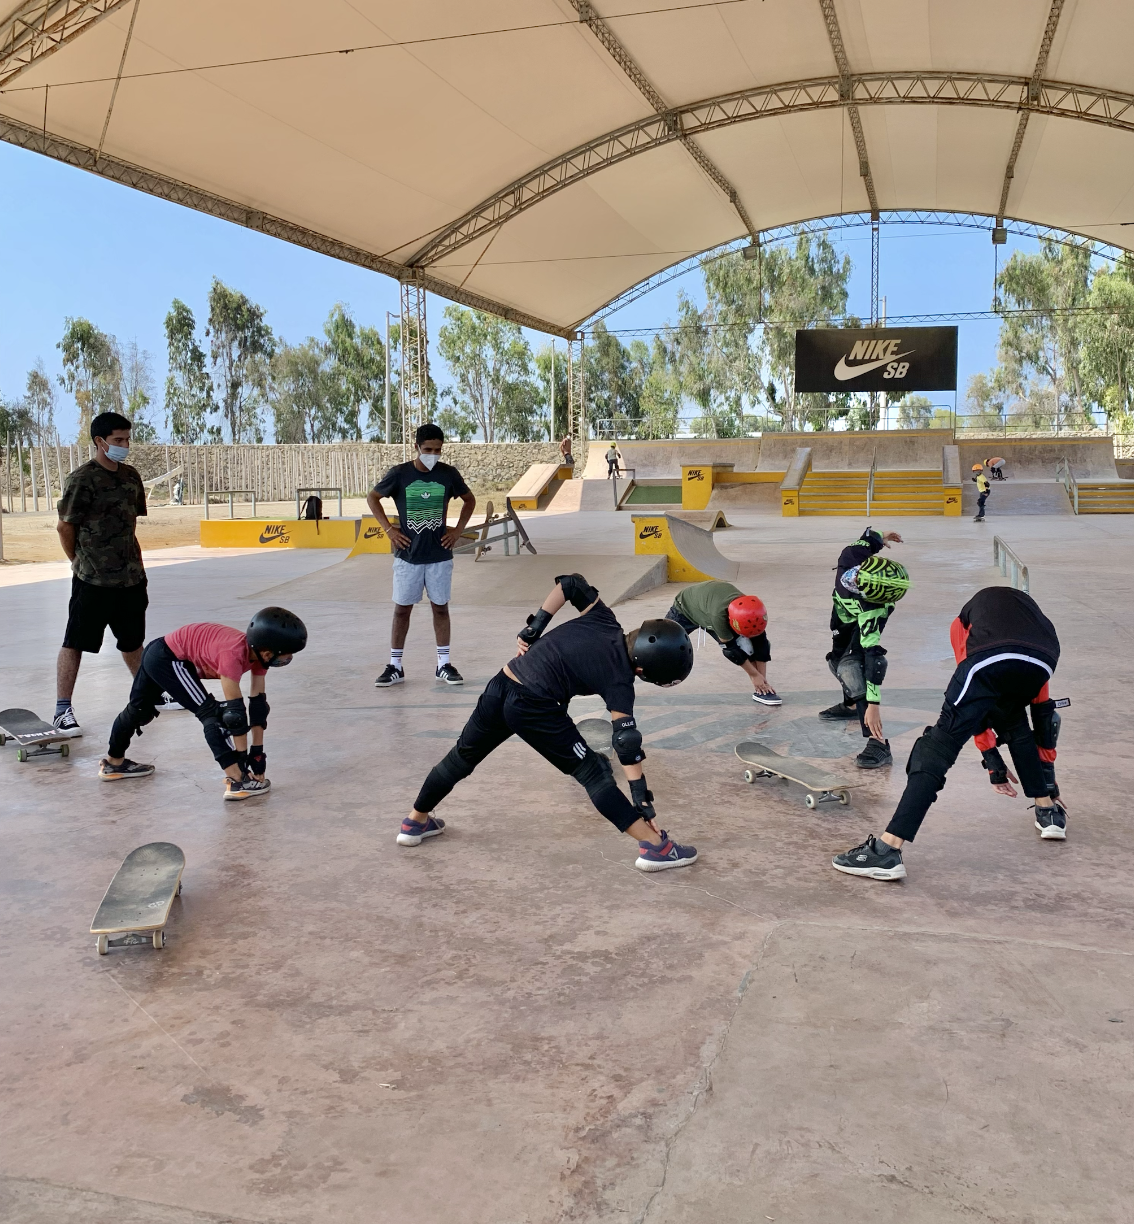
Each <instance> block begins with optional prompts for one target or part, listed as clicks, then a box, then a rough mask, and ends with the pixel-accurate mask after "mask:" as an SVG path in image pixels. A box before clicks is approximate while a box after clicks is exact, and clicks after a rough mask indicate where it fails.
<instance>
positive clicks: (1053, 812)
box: [1035, 799, 1067, 841]
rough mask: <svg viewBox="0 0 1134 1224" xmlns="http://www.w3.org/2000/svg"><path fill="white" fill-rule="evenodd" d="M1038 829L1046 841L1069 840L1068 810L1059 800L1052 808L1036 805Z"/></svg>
mask: <svg viewBox="0 0 1134 1224" xmlns="http://www.w3.org/2000/svg"><path fill="white" fill-rule="evenodd" d="M1035 812H1036V828H1037V829H1038V830H1039V835H1040V837H1042V838H1043V839H1044V841H1066V840H1067V809H1066V808H1065V807H1064V806H1063V804H1062V803H1060V802H1059V800H1058V799H1056V801H1055V802H1054V803H1053V804H1052V805H1051V807H1040V806H1039V804H1036V809H1035Z"/></svg>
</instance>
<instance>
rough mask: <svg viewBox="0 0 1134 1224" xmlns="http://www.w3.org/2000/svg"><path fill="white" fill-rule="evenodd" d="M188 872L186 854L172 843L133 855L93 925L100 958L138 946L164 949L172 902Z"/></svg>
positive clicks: (121, 869) (112, 883)
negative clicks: (146, 944)
mask: <svg viewBox="0 0 1134 1224" xmlns="http://www.w3.org/2000/svg"><path fill="white" fill-rule="evenodd" d="M184 870H185V855H184V854H182V852H181V848H180V847H179V846H175V845H174V844H173V843H172V842H150V843H149V844H148V845H145V846H139V847H138V848H137V850H131V851H130V853H129V854H128V855H127V856H126V857H125V858H124V859H123V860H122V866H121V867H119V868H118V870H117V871H116V872H115V873H114V879H113V880H111V881H110V887H109V888H108V889H107V890H106V896H105V897H103V899H102V904H101V905H100V906H99V907H98V913H96V914H95V916H94V919H93V920H92V922H91V934H92V935H97V936H98V940H97V947H98V951H99V955H100V956H105V955H106V954H107V952H108V951H109V950H110V949H111V948H127V947H130V946H132V945H134V944H144V943H150V942H152V943H153V945H154V947H155V948H161V947H164V946H165V935H164V934H163V931H162V928H163V927H164V926H165V924H166V923H167V922H168V921H169V910H170V906H172V905H173V898H174V897H176V896H178V895H179V894H180V892H181V873H182V872H183V871H184ZM112 936H120V938H112Z"/></svg>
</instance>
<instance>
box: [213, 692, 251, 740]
mask: <svg viewBox="0 0 1134 1224" xmlns="http://www.w3.org/2000/svg"><path fill="white" fill-rule="evenodd" d="M218 705H219V709H220V721H221V725H222V726H223V727H224V729H225V732H226V733H227V734H228V735H247V734H248V711H247V710H246V709H245V708H244V698H243V697H233V698H232V699H231V700H230V701H222V702H219V703H218Z"/></svg>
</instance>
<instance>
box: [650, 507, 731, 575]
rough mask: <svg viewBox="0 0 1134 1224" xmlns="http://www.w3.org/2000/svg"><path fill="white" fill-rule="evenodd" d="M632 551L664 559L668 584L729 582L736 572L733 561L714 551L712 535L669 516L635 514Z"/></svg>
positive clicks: (715, 547)
mask: <svg viewBox="0 0 1134 1224" xmlns="http://www.w3.org/2000/svg"><path fill="white" fill-rule="evenodd" d="M631 521H632V522H633V524H634V551H635V552H636V553H638V554H644V555H646V556H650V555H661V556H664V557H666V559H667V569H668V578H669V581H670V582H706V581H708V579H710V578H719V579H721V580H722V581H724V582H733V581H735V579H736V576H737V574H738V573H739V572H740V566H739V564H738V563H737V562H736V561H730V560H729V559H728V557H724V556H722V555H721V554H720V553H719V552H718V551H717V546H716V544H715V543H714V542H713V533H712V532H711V531H705V530H704V529H703V528H701V527H696V526H694V525H693V524H692V523H687V522H685V521H684V520H683V519H679V518H675V517H674V516H673V515H671V514H635V515H633V516H632V520H631Z"/></svg>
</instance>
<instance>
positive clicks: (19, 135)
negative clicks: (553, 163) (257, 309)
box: [0, 117, 574, 339]
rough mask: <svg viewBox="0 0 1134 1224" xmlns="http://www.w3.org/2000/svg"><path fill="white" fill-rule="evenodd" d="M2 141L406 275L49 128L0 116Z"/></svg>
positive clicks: (525, 319) (422, 279)
mask: <svg viewBox="0 0 1134 1224" xmlns="http://www.w3.org/2000/svg"><path fill="white" fill-rule="evenodd" d="M0 140H2V141H4V142H5V143H7V144H11V145H15V146H16V147H17V148H21V149H29V150H31V151H32V152H34V153H42V154H44V156H46V157H52V158H54V159H55V160H56V161H61V162H64V163H66V164H67V165H68V166H75V167H76V168H78V169H79V170H87V171H89V172H90V173H91V174H97V175H99V177H101V178H105V179H110V180H111V181H112V182H115V183H122V184H123V185H124V186H126V187H133V188H134V189H135V190H136V191H144V192H146V194H147V195H152V196H157V197H158V198H159V199H162V200H169V201H171V202H172V203H174V204H182V205H184V206H185V207H186V208H192V209H195V210H196V211H197V212H202V213H208V214H209V216H212V217H220V218H221V219H222V220H225V221H231V222H232V223H233V224H234V225H242V226H244V227H245V228H246V229H251V230H256V231H258V232H259V233H261V234H269V235H271V236H272V237H273V238H279V239H281V240H282V241H284V242H290V243H292V244H293V245H295V246H300V247H306V248H307V250H309V251H318V252H319V254H320V255H329V256H330V257H331V258H332V259H340V260H342V261H343V262H344V263H350V264H357V265H358V266H359V267H360V268H367V269H369V270H370V271H371V272H381V273H382V274H383V275H384V276H392V277H394V278H395V280H401V279H402V278H403V277H404V276H405V275H406V268H405V267H404V266H403V265H402V264H398V263H394V262H393V261H392V260H389V259H383V258H382V256H381V255H375V254H374V253H373V252H371V251H365V250H362V249H361V248H360V247H356V246H351V245H350V244H349V243H346V242H340V241H339V240H338V239H336V238H329V237H327V235H325V234H320V233H317V232H316V231H314V230H309V229H305V228H304V227H303V226H301V225H296V224H295V223H294V222H291V221H285V220H283V219H282V218H280V217H274V216H272V215H271V214H270V213H265V212H260V211H259V210H257V209H255V208H248V207H247V206H246V205H244V204H238V203H236V202H235V201H233V200H227V199H225V198H224V197H223V196H218V195H213V194H212V193H211V192H208V191H202V190H201V189H200V188H198V187H193V186H190V185H189V184H188V183H182V182H179V181H178V180H177V179H172V178H167V177H166V176H165V175H162V174H157V173H155V172H154V171H152V170H145V169H142V167H140V166H135V165H132V164H131V163H130V162H125V161H121V160H120V159H118V158H116V157H110V156H108V155H107V154H106V153H103V154H102V156H101V157H100V156H99V155H98V153H97V151H96V150H95V149H92V148H89V147H88V146H87V145H82V144H77V143H75V142H74V141H71V140H67V139H65V138H64V137H61V136H53V135H52V134H51V133H50V132H49V133H47V134H46V135H45V134H44V133H43V132H42V131H41V130H40V129H39V128H33V127H29V126H28V125H27V124H25V123H20V122H18V121H17V120H15V119H8V118H4V117H0ZM417 283H418V284H419V285H421V286H422V287H423V288H424V289H428V290H429V292H430V293H435V294H437V296H438V297H443V298H447V299H448V300H449V301H451V302H459V303H460V304H461V305H462V306H469V307H471V308H472V309H473V310H484V311H487V312H488V313H489V314H494V315H499V316H500V317H501V318H502V319H508V320H510V321H511V322H513V323H519V324H520V326H521V327H530V328H533V329H534V330H535V331H541V332H546V333H547V334H548V335H551V336H561V337H562V338H564V339H570V338H571V336H573V335H574V331H573V329H571V328H568V327H562V326H561V325H560V324H558V323H551V322H549V321H548V320H547V319H541V318H538V317H537V316H535V315H530V314H527V313H526V312H525V311H522V310H515V309H513V308H512V307H511V306H506V305H504V304H503V303H501V302H494V301H492V300H491V299H490V298H486V297H481V296H480V294H478V293H470V292H468V291H467V290H465V289H461V288H459V287H458V286H456V285H450V284H449V283H448V282H447V281H443V280H440V279H439V278H438V277H436V276H430V275H428V274H427V273H418V275H417Z"/></svg>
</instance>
